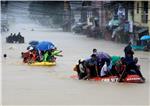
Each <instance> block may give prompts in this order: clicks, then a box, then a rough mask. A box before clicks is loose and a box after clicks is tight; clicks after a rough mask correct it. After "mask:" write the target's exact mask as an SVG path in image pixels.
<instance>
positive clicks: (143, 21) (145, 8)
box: [133, 1, 150, 34]
mask: <svg viewBox="0 0 150 106" xmlns="http://www.w3.org/2000/svg"><path fill="white" fill-rule="evenodd" d="M133 21H134V24H135V25H137V26H144V27H147V28H148V29H149V34H150V1H134V15H133Z"/></svg>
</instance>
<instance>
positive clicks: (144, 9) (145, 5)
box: [141, 1, 148, 23]
mask: <svg viewBox="0 0 150 106" xmlns="http://www.w3.org/2000/svg"><path fill="white" fill-rule="evenodd" d="M141 19H142V22H143V23H147V22H148V2H147V1H143V2H142V15H141Z"/></svg>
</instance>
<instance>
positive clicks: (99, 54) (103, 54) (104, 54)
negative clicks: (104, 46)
mask: <svg viewBox="0 0 150 106" xmlns="http://www.w3.org/2000/svg"><path fill="white" fill-rule="evenodd" d="M96 55H97V57H98V59H100V60H101V59H102V58H108V59H110V58H111V57H110V55H109V54H107V53H105V52H98V53H97V54H96Z"/></svg>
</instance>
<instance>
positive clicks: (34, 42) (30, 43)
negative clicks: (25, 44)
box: [29, 40, 39, 46]
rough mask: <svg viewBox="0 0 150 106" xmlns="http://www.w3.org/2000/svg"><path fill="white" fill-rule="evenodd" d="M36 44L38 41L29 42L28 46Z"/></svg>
mask: <svg viewBox="0 0 150 106" xmlns="http://www.w3.org/2000/svg"><path fill="white" fill-rule="evenodd" d="M37 44H39V41H36V40H33V41H30V42H29V45H31V46H36V45H37Z"/></svg>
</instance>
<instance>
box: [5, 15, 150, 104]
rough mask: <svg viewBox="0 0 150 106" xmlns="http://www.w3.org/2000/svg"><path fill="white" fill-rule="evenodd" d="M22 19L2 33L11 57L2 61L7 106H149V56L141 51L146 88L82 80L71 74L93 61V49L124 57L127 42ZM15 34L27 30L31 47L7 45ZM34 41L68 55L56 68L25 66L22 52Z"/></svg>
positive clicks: (140, 62)
mask: <svg viewBox="0 0 150 106" xmlns="http://www.w3.org/2000/svg"><path fill="white" fill-rule="evenodd" d="M19 19H21V18H19ZM21 21H22V20H17V21H15V22H13V24H12V25H11V28H10V31H9V32H6V33H2V54H4V53H7V55H8V57H7V58H6V59H4V58H2V104H3V105H149V84H150V82H149V77H150V53H149V52H142V51H135V56H136V57H138V58H139V64H140V65H141V71H142V74H143V76H144V77H145V78H146V83H144V84H132V83H131V84H129V83H117V82H116V83H112V82H95V81H82V80H76V79H72V78H70V76H71V75H74V74H76V72H74V71H73V67H74V65H75V64H76V63H77V62H78V59H80V58H82V59H84V58H88V57H89V56H90V55H91V53H92V49H93V48H97V49H98V51H105V52H107V53H108V54H110V55H119V56H124V52H123V49H124V47H125V44H120V43H114V42H112V41H105V40H101V39H93V38H88V37H86V36H84V35H77V34H74V33H70V32H62V31H61V30H60V29H50V28H48V27H44V26H40V25H39V24H37V23H36V22H34V21H33V22H32V20H30V19H27V21H25V22H21ZM32 28H33V29H34V31H32ZM11 32H12V33H18V32H21V34H22V36H24V37H25V43H24V44H8V43H6V41H5V39H6V37H7V36H8V35H10V33H11ZM31 40H39V41H42V40H47V41H51V42H53V43H54V44H55V45H56V46H57V48H58V49H60V50H62V51H63V53H62V54H63V57H58V58H57V65H56V66H52V67H44V66H43V67H42V66H28V65H27V64H23V63H22V58H21V52H23V51H26V48H27V46H28V42H29V41H31Z"/></svg>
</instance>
